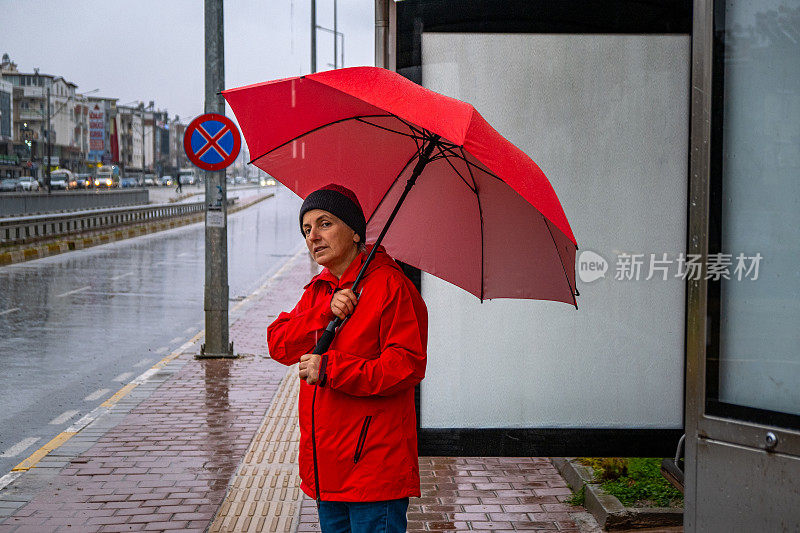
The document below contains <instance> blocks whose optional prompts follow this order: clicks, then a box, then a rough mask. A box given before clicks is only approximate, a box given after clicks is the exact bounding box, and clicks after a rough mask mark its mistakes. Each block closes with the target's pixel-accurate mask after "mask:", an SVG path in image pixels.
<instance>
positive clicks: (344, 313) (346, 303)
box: [331, 289, 358, 320]
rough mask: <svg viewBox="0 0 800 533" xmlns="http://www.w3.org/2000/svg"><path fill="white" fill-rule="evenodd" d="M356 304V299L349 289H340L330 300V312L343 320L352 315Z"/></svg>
mask: <svg viewBox="0 0 800 533" xmlns="http://www.w3.org/2000/svg"><path fill="white" fill-rule="evenodd" d="M357 303H358V297H356V294H355V293H354V292H353V291H352V290H350V289H342V290H340V291H337V292H335V293H334V294H333V298H332V299H331V312H332V313H333V314H334V315H336V316H337V317H339V318H341V319H342V320H344V319H345V318H347V317H348V316H350V315H352V314H353V311H354V310H355V308H356V304H357Z"/></svg>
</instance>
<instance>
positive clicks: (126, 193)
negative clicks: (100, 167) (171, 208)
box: [0, 189, 150, 217]
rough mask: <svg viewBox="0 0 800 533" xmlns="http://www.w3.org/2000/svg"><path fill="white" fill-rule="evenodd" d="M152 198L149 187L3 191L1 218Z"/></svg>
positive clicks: (130, 203) (124, 204)
mask: <svg viewBox="0 0 800 533" xmlns="http://www.w3.org/2000/svg"><path fill="white" fill-rule="evenodd" d="M149 201H150V192H149V191H148V190H147V189H121V190H111V191H104V190H97V189H94V190H83V191H53V192H52V193H50V194H47V193H45V192H33V193H31V192H4V193H2V194H0V217H16V216H24V215H34V214H36V215H39V214H45V213H59V212H64V211H77V210H81V209H103V208H112V207H127V206H134V205H147V204H148V202H149Z"/></svg>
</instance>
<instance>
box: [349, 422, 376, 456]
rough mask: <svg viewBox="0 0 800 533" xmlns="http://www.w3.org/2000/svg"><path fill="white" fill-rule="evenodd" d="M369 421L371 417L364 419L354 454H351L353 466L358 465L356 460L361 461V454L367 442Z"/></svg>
mask: <svg viewBox="0 0 800 533" xmlns="http://www.w3.org/2000/svg"><path fill="white" fill-rule="evenodd" d="M371 421H372V415H367V416H365V417H364V423H363V424H362V425H361V433H360V434H359V436H358V442H356V452H355V454H353V464H355V463H358V460H359V459H361V454H362V453H363V451H364V444H366V442H367V431H369V423H370V422H371Z"/></svg>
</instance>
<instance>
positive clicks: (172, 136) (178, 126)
mask: <svg viewBox="0 0 800 533" xmlns="http://www.w3.org/2000/svg"><path fill="white" fill-rule="evenodd" d="M186 126H187V124H183V123H182V122H181V118H180V117H179V116H178V115H175V118H173V119H172V121H170V122H169V155H170V159H169V163H168V164H167V168H169V170H170V172H171V173H172V175H173V176H177V175H178V171H179V170H180V169H181V168H186V167H189V166H191V165H192V164H191V163H190V162H189V158H188V157H186V151H185V150H184V149H183V136H184V134H185V133H186Z"/></svg>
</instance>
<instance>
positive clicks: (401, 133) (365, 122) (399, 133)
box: [356, 118, 422, 139]
mask: <svg viewBox="0 0 800 533" xmlns="http://www.w3.org/2000/svg"><path fill="white" fill-rule="evenodd" d="M356 120H357V121H359V122H361V123H363V124H368V125H370V126H374V127H376V128H379V129H382V130H386V131H390V132H392V133H396V134H398V135H403V136H405V137H411V138H412V139H422V137H419V136H417V135H412V134H410V133H403V132H402V131H397V130H393V129H391V128H387V127H386V126H379V125H377V124H375V123H372V122H368V121H366V120H364V119H362V118H356Z"/></svg>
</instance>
